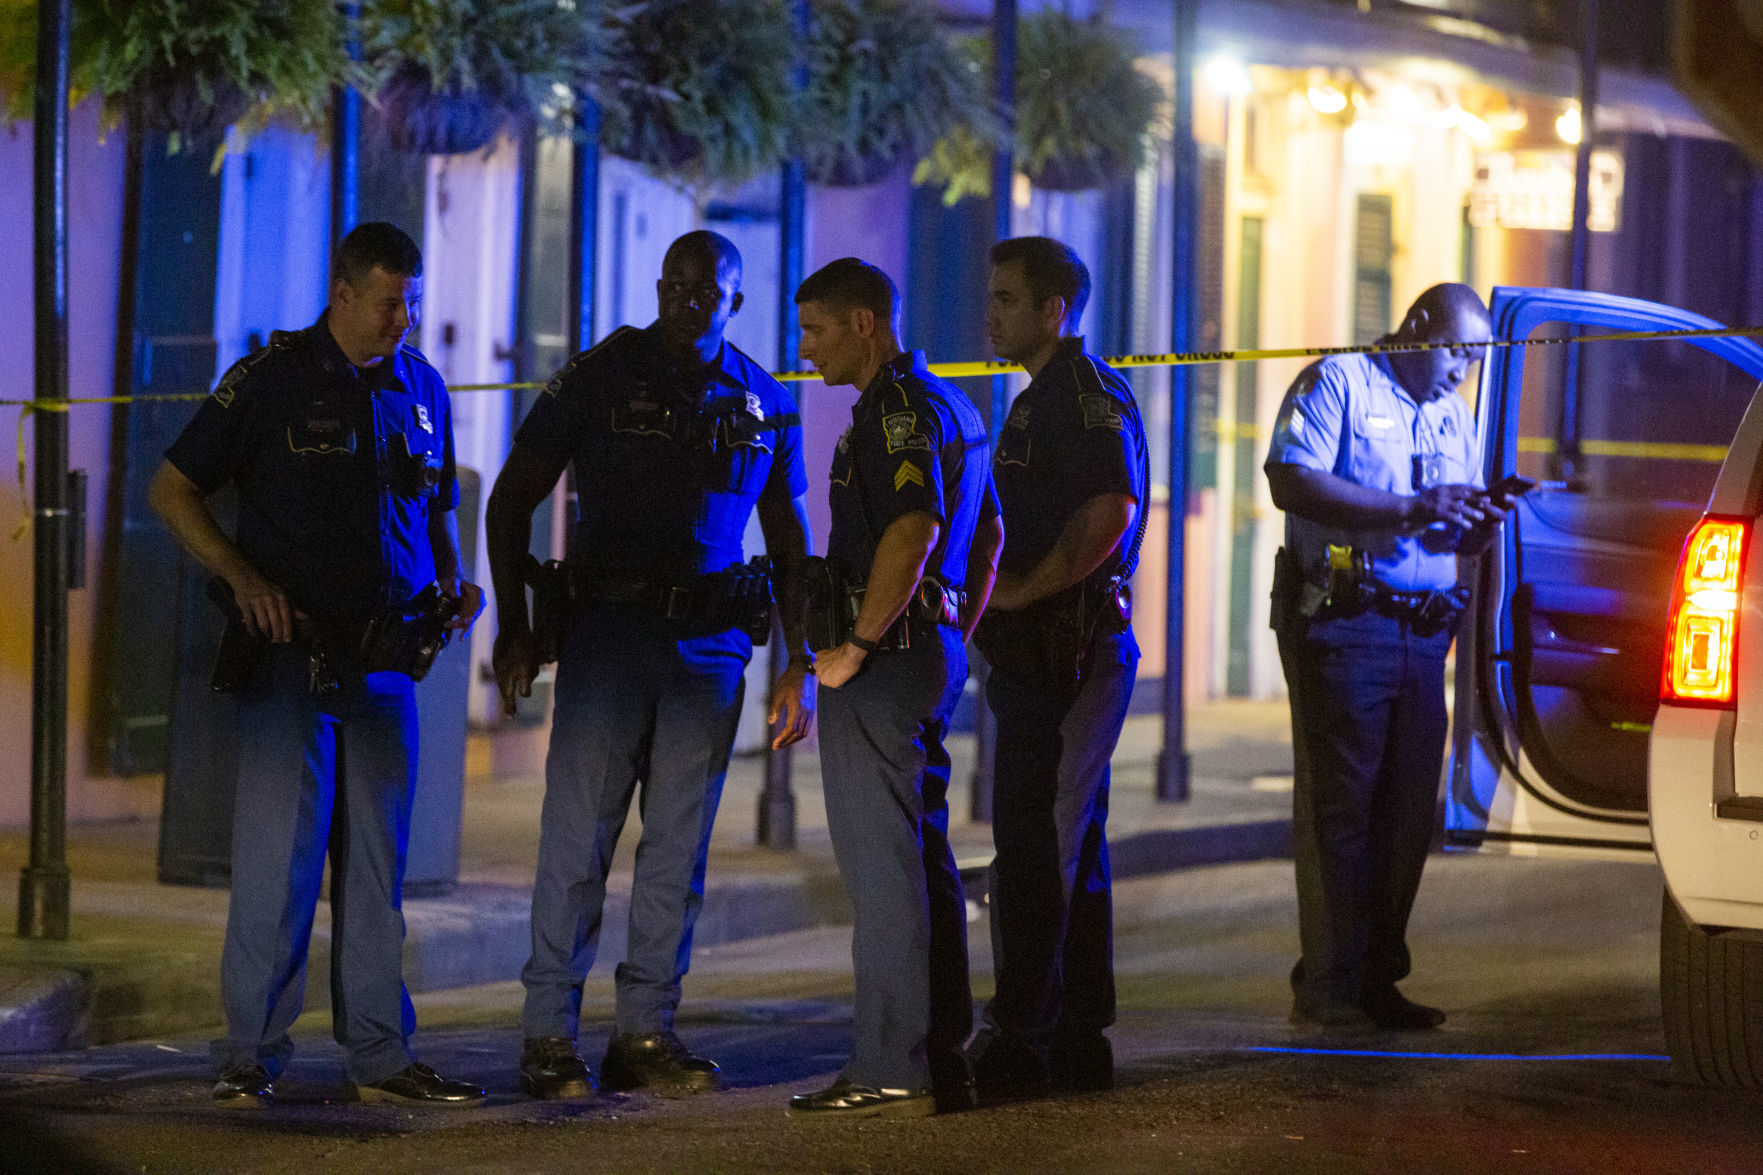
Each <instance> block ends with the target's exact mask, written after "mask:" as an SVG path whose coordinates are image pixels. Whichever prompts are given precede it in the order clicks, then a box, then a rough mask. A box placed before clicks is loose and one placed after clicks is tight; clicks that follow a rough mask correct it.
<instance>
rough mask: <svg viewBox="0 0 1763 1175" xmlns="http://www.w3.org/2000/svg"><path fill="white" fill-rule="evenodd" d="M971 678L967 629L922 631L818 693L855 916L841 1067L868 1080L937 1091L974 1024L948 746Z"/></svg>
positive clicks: (829, 797)
mask: <svg viewBox="0 0 1763 1175" xmlns="http://www.w3.org/2000/svg"><path fill="white" fill-rule="evenodd" d="M966 681H967V652H966V649H965V648H964V646H963V644H962V641H961V634H960V633H959V632H957V631H955V630H954V629H952V628H946V627H943V626H940V625H939V626H937V627H935V628H934V629H933V628H931V627H930V626H928V625H927V626H922V627H915V628H914V630H913V633H912V647H911V648H910V649H902V650H882V651H878V652H875V653H871V654H870V655H869V657H868V659H867V661H866V662H865V663H864V666H863V668H862V670H861V671H859V672H858V674H857V676H856V677H854V678H852V679H851V680H850V681H849V682H847V683H846V684H844V685H843V686H841V687H839V688H838V689H823V690H821V691H820V757H821V768H822V774H823V776H824V778H825V789H826V819H827V827H828V830H829V831H830V832H831V833H832V841H833V853H834V855H835V856H836V857H837V858H838V863H839V874H840V876H841V877H843V879H844V882H845V891H846V892H847V893H848V894H849V895H850V898H851V905H852V908H853V909H854V911H855V914H856V924H855V927H854V929H853V933H852V940H851V961H852V965H853V968H854V970H855V973H856V980H857V1001H856V1022H855V1025H854V1032H853V1035H854V1040H853V1043H852V1050H851V1061H850V1063H849V1064H848V1065H846V1067H845V1071H844V1075H845V1076H846V1077H847V1078H849V1079H850V1080H851V1081H853V1082H856V1083H857V1084H859V1085H869V1086H874V1087H876V1088H878V1089H928V1088H930V1087H931V1086H932V1083H933V1080H934V1079H935V1078H936V1077H938V1076H939V1075H941V1074H942V1073H944V1072H945V1071H948V1072H950V1073H951V1074H954V1073H955V1072H957V1071H958V1070H959V1069H960V1067H961V1061H960V1057H959V1053H960V1049H961V1046H962V1044H963V1043H964V1042H965V1041H966V1040H967V1036H968V1033H969V1031H971V1029H972V1027H973V993H972V989H971V988H970V987H969V986H968V979H967V901H966V898H965V896H964V895H963V893H962V890H961V877H960V874H958V873H957V872H956V870H955V856H954V854H953V853H952V852H951V851H950V849H949V836H948V834H949V805H948V788H949V756H948V754H947V753H946V752H945V751H944V749H943V734H944V729H945V724H946V723H947V722H948V719H949V715H950V713H951V712H952V711H953V710H954V709H955V703H956V701H957V700H958V699H959V698H960V696H961V690H962V687H963V685H964V684H965V683H966Z"/></svg>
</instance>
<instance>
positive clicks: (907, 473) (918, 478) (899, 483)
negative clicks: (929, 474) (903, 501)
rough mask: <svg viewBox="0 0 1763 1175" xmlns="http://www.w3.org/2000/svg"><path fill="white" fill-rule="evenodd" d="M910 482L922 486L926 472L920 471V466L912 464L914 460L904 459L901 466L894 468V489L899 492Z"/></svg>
mask: <svg viewBox="0 0 1763 1175" xmlns="http://www.w3.org/2000/svg"><path fill="white" fill-rule="evenodd" d="M909 484H910V485H915V486H920V487H922V486H923V485H924V474H922V473H920V472H919V470H918V466H916V465H914V464H912V462H910V461H902V462H900V468H898V469H896V470H894V490H895V491H896V492H898V491H899V490H902V489H904V488H906V486H907V485H909Z"/></svg>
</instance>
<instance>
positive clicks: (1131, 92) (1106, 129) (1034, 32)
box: [1016, 9, 1163, 191]
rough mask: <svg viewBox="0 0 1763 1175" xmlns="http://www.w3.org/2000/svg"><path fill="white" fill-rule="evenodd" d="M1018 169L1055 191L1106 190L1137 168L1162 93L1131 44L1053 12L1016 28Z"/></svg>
mask: <svg viewBox="0 0 1763 1175" xmlns="http://www.w3.org/2000/svg"><path fill="white" fill-rule="evenodd" d="M1016 52H1017V57H1016V166H1017V168H1018V169H1019V170H1020V171H1022V172H1023V173H1024V174H1026V175H1027V176H1028V178H1029V182H1030V183H1032V184H1034V185H1035V186H1036V187H1038V188H1044V189H1047V190H1050V191H1081V190H1085V189H1090V188H1100V187H1105V186H1107V185H1108V184H1111V183H1114V182H1116V181H1118V180H1121V179H1125V178H1126V177H1128V176H1130V175H1132V174H1133V172H1135V171H1137V170H1138V168H1139V167H1140V165H1141V164H1143V163H1144V160H1145V143H1146V139H1147V136H1148V134H1149V132H1150V130H1151V127H1152V125H1153V123H1154V122H1155V120H1156V118H1157V110H1158V107H1159V106H1160V105H1161V104H1162V102H1163V92H1162V90H1161V89H1160V88H1159V87H1158V85H1157V83H1156V82H1155V81H1153V80H1152V79H1151V78H1150V77H1149V76H1147V75H1146V74H1145V73H1143V72H1142V71H1141V70H1140V69H1139V68H1138V67H1137V65H1136V64H1134V59H1135V57H1136V52H1135V50H1134V47H1133V44H1132V41H1131V40H1130V39H1129V38H1128V37H1127V36H1126V35H1125V34H1123V33H1121V32H1120V31H1119V30H1117V29H1114V28H1112V27H1110V26H1109V25H1106V24H1103V23H1102V22H1101V21H1099V20H1082V21H1080V20H1074V19H1073V18H1071V17H1070V16H1067V15H1066V14H1065V13H1063V12H1060V11H1057V10H1054V9H1042V10H1040V11H1039V12H1036V13H1034V14H1033V15H1032V16H1029V17H1027V18H1025V19H1024V20H1023V21H1022V23H1021V25H1020V26H1019V28H1018V30H1017V50H1016Z"/></svg>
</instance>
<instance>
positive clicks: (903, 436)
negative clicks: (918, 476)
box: [882, 412, 930, 485]
mask: <svg viewBox="0 0 1763 1175" xmlns="http://www.w3.org/2000/svg"><path fill="white" fill-rule="evenodd" d="M882 431H883V432H884V433H886V434H887V438H888V452H890V453H898V452H899V451H900V450H902V449H922V450H923V451H924V452H926V453H928V452H930V438H929V437H927V436H925V435H924V434H923V433H921V432H919V431H918V413H916V412H895V413H893V414H892V415H889V416H884V417H882ZM919 484H921V485H922V484H923V483H922V482H920V483H919Z"/></svg>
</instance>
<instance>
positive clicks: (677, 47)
mask: <svg viewBox="0 0 1763 1175" xmlns="http://www.w3.org/2000/svg"><path fill="white" fill-rule="evenodd" d="M614 24H615V26H616V27H617V28H618V30H619V33H620V51H619V52H618V53H616V54H615V55H614V56H613V58H612V60H611V62H610V63H609V67H608V70H607V72H606V74H605V75H604V76H603V77H602V79H601V92H602V94H603V95H604V97H605V100H606V101H605V105H606V109H605V116H606V121H605V124H604V130H603V132H602V134H601V140H602V141H603V142H604V143H605V144H606V147H607V149H608V150H610V151H611V152H613V153H614V154H616V155H621V156H623V157H625V158H627V159H633V160H636V161H637V162H639V163H644V164H647V165H649V166H650V167H651V168H653V169H655V170H656V171H659V172H662V173H665V174H669V175H673V176H676V177H678V178H680V179H682V180H685V181H686V182H688V183H692V184H706V183H739V182H742V181H744V180H747V179H750V178H751V177H753V176H755V175H758V174H759V173H760V172H763V171H767V170H770V169H771V168H774V167H777V166H779V165H781V164H782V162H783V160H784V158H785V156H786V155H788V153H789V150H790V141H791V136H792V132H793V130H794V109H793V102H792V96H791V80H792V79H791V70H792V67H793V64H794V61H795V52H796V47H795V29H794V27H793V25H792V23H791V21H790V16H789V12H788V10H787V9H786V8H785V7H784V5H783V4H782V3H781V2H780V0H649V2H648V3H647V4H645V5H644V6H643V8H642V9H641V10H639V11H635V12H630V11H626V12H624V13H621V14H617V15H616V16H615V17H614Z"/></svg>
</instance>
